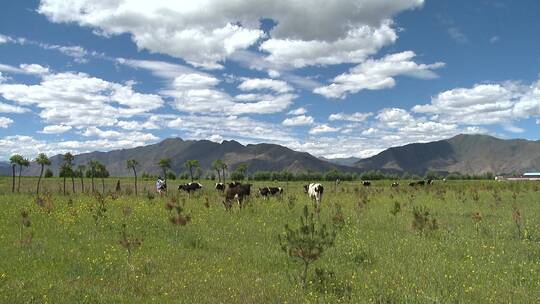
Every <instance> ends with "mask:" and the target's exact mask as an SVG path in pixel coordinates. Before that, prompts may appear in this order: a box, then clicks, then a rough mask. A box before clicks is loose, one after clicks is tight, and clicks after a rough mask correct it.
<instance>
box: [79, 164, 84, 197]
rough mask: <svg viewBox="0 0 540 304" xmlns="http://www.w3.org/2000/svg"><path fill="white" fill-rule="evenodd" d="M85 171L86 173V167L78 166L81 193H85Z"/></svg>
mask: <svg viewBox="0 0 540 304" xmlns="http://www.w3.org/2000/svg"><path fill="white" fill-rule="evenodd" d="M84 171H86V166H85V165H78V166H77V172H79V177H80V178H81V193H84V180H83V179H84Z"/></svg>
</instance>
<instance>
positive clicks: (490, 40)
mask: <svg viewBox="0 0 540 304" xmlns="http://www.w3.org/2000/svg"><path fill="white" fill-rule="evenodd" d="M499 41H501V37H499V36H493V37H491V38H489V43H491V44H496V43H498V42H499Z"/></svg>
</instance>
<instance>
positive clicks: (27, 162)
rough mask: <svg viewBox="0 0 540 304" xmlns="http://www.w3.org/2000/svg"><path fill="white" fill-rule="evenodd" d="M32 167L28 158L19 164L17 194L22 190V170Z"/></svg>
mask: <svg viewBox="0 0 540 304" xmlns="http://www.w3.org/2000/svg"><path fill="white" fill-rule="evenodd" d="M28 166H30V161H29V160H28V159H26V158H23V159H21V161H20V162H19V181H18V182H17V192H19V191H20V190H21V175H22V168H23V167H28Z"/></svg>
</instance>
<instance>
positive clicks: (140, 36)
mask: <svg viewBox="0 0 540 304" xmlns="http://www.w3.org/2000/svg"><path fill="white" fill-rule="evenodd" d="M423 2H424V1H423V0H364V1H360V2H359V1H354V0H344V1H330V2H328V1H321V0H308V1H303V2H302V3H300V2H298V3H297V2H291V1H287V0H278V1H272V2H268V1H263V0H257V1H250V2H248V3H246V2H243V1H219V0H207V1H204V2H197V3H195V2H189V1H181V2H173V3H171V2H170V1H166V0H155V1H152V2H145V3H142V2H140V1H112V2H111V1H105V0H98V1H96V0H93V1H90V0H68V1H67V2H66V1H65V0H62V1H60V0H42V1H41V4H40V7H39V9H38V12H39V13H41V14H44V15H45V16H47V18H49V20H51V21H53V22H75V23H78V24H79V25H81V26H89V27H92V28H95V29H96V30H97V32H98V33H100V34H102V35H106V36H107V35H119V34H123V33H128V34H130V35H131V37H132V40H133V41H134V42H135V44H136V45H137V46H138V47H139V48H141V49H143V48H144V49H148V50H150V51H151V52H159V53H164V54H168V55H171V56H174V57H178V58H182V59H184V60H185V61H186V62H188V63H190V64H192V65H194V66H200V67H204V68H221V67H222V66H221V64H220V62H222V61H224V60H225V59H226V58H227V57H229V56H231V55H232V54H234V53H235V52H236V51H239V50H240V51H241V50H246V49H248V48H249V47H251V46H253V45H254V44H255V43H256V42H258V41H259V40H260V39H266V40H265V41H264V42H263V43H262V44H261V50H262V51H264V52H267V53H269V55H268V59H267V60H268V61H271V62H273V63H275V64H277V65H291V64H292V65H293V66H295V67H301V66H305V65H314V64H335V63H341V62H359V61H358V60H363V58H365V56H367V55H369V54H373V53H375V52H377V51H378V50H379V49H380V48H381V47H383V46H385V45H387V44H390V43H393V42H394V41H395V39H396V36H397V35H396V33H395V30H394V29H393V28H391V22H390V21H389V20H390V19H391V18H392V16H394V15H395V14H397V13H399V12H401V11H403V10H407V9H413V8H417V7H420V6H421V5H422V4H423ZM265 18H266V19H271V20H274V21H275V23H276V25H275V26H274V27H273V28H272V29H271V30H270V32H269V33H268V34H269V35H268V36H267V35H266V34H265V33H264V32H263V31H262V30H261V29H260V20H261V19H265Z"/></svg>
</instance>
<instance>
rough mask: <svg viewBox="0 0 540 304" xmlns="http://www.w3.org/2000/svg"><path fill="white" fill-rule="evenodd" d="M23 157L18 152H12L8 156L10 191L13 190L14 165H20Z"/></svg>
mask: <svg viewBox="0 0 540 304" xmlns="http://www.w3.org/2000/svg"><path fill="white" fill-rule="evenodd" d="M23 159H24V157H22V155H20V154H13V155H12V156H11V157H10V158H9V163H10V164H11V172H12V183H11V192H15V167H16V166H17V165H19V166H20V164H21V162H22V161H23Z"/></svg>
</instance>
